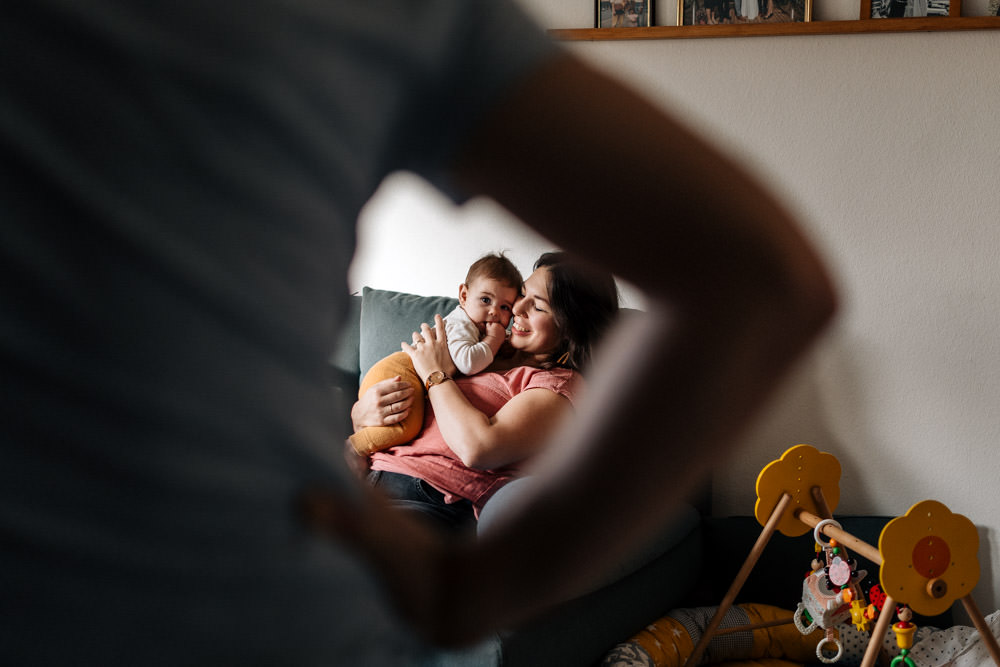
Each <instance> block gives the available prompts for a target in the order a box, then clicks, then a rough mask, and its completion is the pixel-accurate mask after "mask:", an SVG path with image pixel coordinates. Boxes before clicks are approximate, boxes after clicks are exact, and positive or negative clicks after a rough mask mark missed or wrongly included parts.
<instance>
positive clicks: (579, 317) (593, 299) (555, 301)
mask: <svg viewBox="0 0 1000 667" xmlns="http://www.w3.org/2000/svg"><path fill="white" fill-rule="evenodd" d="M542 267H544V268H546V269H548V271H549V305H550V306H551V307H552V315H553V317H554V318H555V323H556V327H558V329H559V331H560V333H562V334H563V341H562V343H560V344H559V347H558V348H557V349H556V350H555V351H554V352H553V353H552V354H551V355H550V356H549V360H548V362H547V365H548V364H551V365H552V366H562V367H564V368H571V369H573V370H576V371H579V370H581V369H583V368H585V367H586V366H587V365H588V364H589V363H590V358H591V356H592V355H593V352H594V347H595V346H596V345H597V343H598V342H599V341H600V339H601V337H602V336H603V335H604V332H605V331H607V329H608V327H609V326H610V325H611V323H612V322H614V320H615V318H616V317H617V315H618V286H617V285H616V284H615V279H614V276H612V275H611V274H610V273H608V272H607V271H604V270H602V269H598V268H595V267H594V266H591V265H589V264H584V263H583V262H581V261H580V260H578V259H576V258H575V257H573V256H572V255H570V254H569V253H566V252H547V253H545V254H543V255H542V256H541V257H539V258H538V261H537V262H535V267H534V268H535V269H539V268H542Z"/></svg>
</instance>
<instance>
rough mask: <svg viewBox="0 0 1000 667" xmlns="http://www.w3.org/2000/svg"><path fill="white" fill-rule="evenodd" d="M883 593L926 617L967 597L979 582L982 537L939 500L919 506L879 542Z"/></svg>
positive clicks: (889, 527)
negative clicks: (979, 554) (979, 556)
mask: <svg viewBox="0 0 1000 667" xmlns="http://www.w3.org/2000/svg"><path fill="white" fill-rule="evenodd" d="M878 550H879V553H880V554H881V556H882V572H881V575H880V577H879V579H880V583H881V584H882V590H883V591H885V593H886V595H890V596H892V598H893V599H894V600H898V601H901V602H905V603H906V604H907V605H909V606H910V607H912V608H913V610H914V611H916V612H917V613H920V614H924V615H925V616H936V615H937V614H941V613H943V612H945V611H947V610H948V608H949V607H951V605H952V603H953V602H954V601H955V600H957V599H959V598H964V597H965V596H966V595H969V594H970V593H971V592H972V589H973V588H975V586H976V582H978V581H979V558H978V557H977V556H976V552H977V551H978V550H979V533H978V532H977V531H976V526H975V525H974V524H973V523H972V522H971V521H969V520H968V519H967V518H965V517H964V516H962V515H961V514H954V513H952V511H951V510H949V509H948V508H947V507H945V506H944V505H942V504H941V503H939V502H937V501H936V500H925V501H923V502H920V503H917V504H916V505H914V506H913V507H911V508H910V509H909V511H908V512H907V513H906V514H905V515H903V516H901V517H897V518H895V519H893V520H892V521H890V522H889V523H888V524H886V526H885V528H883V529H882V534H881V535H880V536H879V538H878Z"/></svg>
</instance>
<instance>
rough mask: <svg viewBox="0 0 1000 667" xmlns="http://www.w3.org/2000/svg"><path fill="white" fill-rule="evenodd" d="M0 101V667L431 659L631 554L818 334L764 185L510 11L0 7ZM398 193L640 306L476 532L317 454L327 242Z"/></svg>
mask: <svg viewBox="0 0 1000 667" xmlns="http://www.w3.org/2000/svg"><path fill="white" fill-rule="evenodd" d="M0 90H2V93H0V255H2V256H0V275H2V280H0V355H2V356H3V373H0V385H2V388H3V400H2V401H0V410H2V419H0V540H2V548H0V591H2V593H3V594H2V595H0V615H2V617H3V619H4V622H3V624H0V663H4V664H18V665H29V664H67V663H69V662H72V663H73V664H77V665H85V664H98V665H109V664H147V665H148V664H167V665H178V664H294V665H310V664H323V665H329V664H365V665H378V664H391V665H404V664H411V663H412V664H420V663H424V662H427V661H429V660H433V659H434V656H435V655H436V650H437V649H436V648H435V645H440V644H448V645H452V644H460V643H463V642H467V641H471V640H473V639H474V638H476V637H478V636H481V635H482V634H483V633H484V632H486V631H488V630H490V629H492V628H497V627H503V626H508V625H510V624H512V623H516V622H519V621H522V620H523V619H525V618H527V617H529V616H530V615H531V614H532V613H533V612H536V611H537V610H539V609H541V608H544V607H545V606H548V605H550V604H552V603H553V602H555V601H558V600H560V599H564V598H565V597H566V596H568V595H572V594H573V592H574V591H576V590H579V588H580V587H581V586H583V585H585V582H586V581H587V580H588V579H589V578H590V577H592V576H594V575H595V574H596V573H597V572H599V571H601V570H602V569H603V568H604V567H606V566H607V565H608V564H609V563H611V562H612V561H614V559H616V558H618V557H620V556H621V555H622V554H623V553H625V552H626V551H627V550H629V549H631V548H633V547H634V546H635V545H637V544H639V543H641V541H642V539H643V537H644V536H646V535H647V534H649V533H650V532H651V531H653V530H655V529H656V527H657V526H659V525H661V524H662V522H663V521H664V520H665V519H666V518H667V517H668V516H669V514H670V512H671V510H672V508H673V507H675V506H676V503H678V502H679V501H680V500H681V499H682V498H683V497H684V495H685V494H686V493H687V492H688V491H689V490H690V489H691V487H692V485H693V484H694V483H695V481H696V480H698V479H700V478H701V477H702V476H703V475H704V474H705V473H706V472H707V471H708V470H709V468H710V467H711V466H713V465H720V464H721V462H723V461H724V460H725V455H726V454H727V453H728V452H729V451H730V449H731V448H732V446H733V445H734V443H735V442H737V440H738V438H739V436H740V435H741V434H742V433H743V432H744V429H745V428H746V427H747V426H748V424H749V423H750V421H751V419H752V417H754V415H756V414H757V413H758V411H759V410H760V409H761V407H762V406H763V404H764V402H765V400H766V399H767V397H768V396H769V395H770V394H771V393H772V391H773V390H774V389H775V387H776V386H777V385H778V383H779V381H780V380H781V378H782V377H783V376H785V374H786V373H787V371H788V370H789V369H790V367H791V366H792V365H793V364H794V363H795V362H796V361H797V360H798V359H800V357H801V356H802V354H803V353H804V352H805V351H806V350H807V349H808V348H809V346H810V344H811V343H812V342H813V341H814V340H815V339H816V338H817V336H818V335H819V334H820V332H821V331H822V330H823V329H824V326H825V325H826V324H827V322H828V321H829V320H830V318H831V316H832V313H833V312H834V310H835V297H834V294H833V289H832V287H831V281H830V279H829V277H828V275H827V273H826V271H825V270H824V268H823V266H822V263H821V261H820V260H819V259H818V258H817V254H816V252H815V251H814V249H813V248H812V246H811V245H810V243H809V242H808V241H807V240H806V239H805V238H804V237H803V234H802V233H801V231H800V230H799V229H798V227H797V226H796V224H795V222H794V221H793V220H792V219H791V218H790V216H789V214H788V213H787V211H786V210H785V209H784V208H783V207H782V206H781V205H780V204H779V203H778V202H776V201H775V199H774V198H773V197H772V196H771V195H770V194H768V193H767V191H766V190H765V189H764V188H762V187H761V186H760V185H759V184H757V183H755V182H754V181H753V180H752V178H751V177H749V176H748V175H747V173H746V172H745V171H744V170H743V169H741V168H740V167H739V166H737V165H736V164H734V163H733V162H732V161H731V160H729V159H728V158H726V157H725V156H723V155H721V154H720V153H719V151H717V150H715V149H714V148H712V147H711V146H710V145H707V144H706V143H705V142H704V141H702V140H701V139H700V138H699V137H697V136H696V135H694V134H692V133H691V132H689V131H688V130H686V129H685V128H684V127H682V126H681V125H680V124H679V123H678V122H677V121H676V120H675V119H672V118H670V117H669V116H667V115H665V114H664V113H663V112H662V111H660V110H659V109H657V108H656V107H655V106H653V105H651V104H649V103H648V102H646V101H644V100H643V99H642V98H641V97H640V96H638V95H637V94H636V93H634V92H632V91H630V90H628V89H627V88H625V87H624V86H622V85H620V84H618V83H616V82H615V81H614V80H612V79H610V78H608V77H607V76H605V75H603V74H600V73H598V72H597V71H595V70H594V69H592V68H591V67H588V66H587V65H585V64H584V63H583V62H581V61H580V60H578V59H576V58H574V57H573V56H572V55H571V54H568V53H567V52H565V51H564V50H562V49H560V48H559V47H558V46H556V45H554V44H553V43H551V42H550V40H548V39H547V38H546V36H545V35H544V34H543V33H541V32H540V31H539V30H538V29H537V28H536V27H534V26H533V25H532V24H531V22H530V21H529V20H527V19H526V18H525V17H524V16H523V15H522V13H521V12H520V11H519V10H517V9H516V8H515V7H514V6H513V5H511V4H510V3H508V2H503V1H500V0H496V1H492V2H462V3H456V2H451V1H447V2H446V1H439V0H425V1H423V2H419V3H416V2H412V1H411V0H392V1H390V0H375V1H374V2H370V3H367V4H366V6H365V10H364V11H361V12H359V11H345V10H344V8H343V6H342V5H341V4H340V3H333V2H326V1H320V0H299V1H297V2H287V1H285V2H279V1H273V2H271V1H267V0H251V1H250V2H240V3H230V2H218V3H202V2H193V1H191V0H180V1H176V0H175V1H173V2H169V3H167V2H158V1H153V0H150V1H149V2H138V3H136V2H124V1H120V0H94V1H92V2H86V3H81V2H76V1H75V0H36V1H35V2H31V3H5V4H4V5H3V9H2V10H0ZM623 116H627V117H628V118H629V119H630V122H632V123H634V124H635V125H637V126H640V127H642V128H643V132H641V133H633V134H624V135H623V134H620V133H608V132H607V131H606V129H607V127H609V126H612V125H614V124H615V123H617V122H618V119H620V118H621V117H623ZM396 170H410V171H413V172H415V173H417V174H420V175H422V176H423V177H425V178H427V179H428V180H430V181H431V182H433V183H435V184H437V185H438V186H439V187H440V188H441V189H442V190H443V191H445V192H447V193H449V194H450V195H451V196H452V197H453V198H454V199H455V200H456V201H462V200H463V199H464V198H466V197H471V196H478V195H488V196H490V197H492V198H494V199H495V200H496V201H498V202H499V203H501V204H502V205H504V206H505V207H506V208H508V209H509V210H510V211H512V212H513V213H514V214H515V215H517V216H518V217H519V218H520V219H522V220H523V221H525V222H526V223H528V224H529V225H531V226H532V227H533V228H534V229H535V230H537V231H538V232H540V233H541V234H543V235H545V236H547V237H548V238H549V239H550V240H551V241H552V242H553V243H554V244H556V245H558V246H560V247H562V248H565V249H566V250H569V251H572V252H574V253H576V254H578V255H580V256H582V257H585V258H588V259H589V260H590V261H592V262H593V263H595V264H598V265H600V266H602V267H603V268H605V269H606V270H609V271H612V272H614V273H615V274H617V275H618V276H619V277H621V278H623V279H625V280H627V281H629V282H631V283H632V284H634V285H635V286H637V287H638V288H640V289H641V290H642V291H643V292H644V293H645V295H646V297H647V303H648V313H647V316H646V317H643V318H635V319H634V320H631V321H630V322H629V323H628V324H626V325H624V328H622V329H620V330H618V331H616V332H613V333H612V335H611V340H609V341H608V344H607V345H605V347H604V349H603V350H602V351H601V352H600V353H599V354H598V358H597V359H596V362H595V366H594V368H593V370H592V372H591V378H592V379H591V382H590V386H592V387H594V388H596V390H595V391H593V392H590V393H589V394H588V396H587V397H584V404H581V406H580V408H579V414H580V418H579V419H576V420H573V423H572V425H570V426H569V427H568V428H567V430H564V431H561V432H560V433H559V434H558V435H557V436H555V438H554V440H553V442H552V444H551V446H550V447H549V448H548V449H547V452H548V454H546V455H543V456H541V457H540V459H539V460H538V462H537V466H536V467H535V469H534V471H533V472H534V477H533V479H534V480H536V485H535V489H536V492H535V493H528V494H526V495H525V496H523V502H522V504H521V505H520V507H518V506H516V505H515V506H512V507H511V509H510V512H509V514H508V516H507V518H506V520H504V521H500V522H499V523H498V524H497V525H496V526H495V530H492V531H491V532H490V534H489V536H488V537H484V538H482V539H479V540H468V541H458V542H445V541H442V540H441V539H440V538H438V537H437V536H436V535H434V534H431V533H428V532H426V531H425V530H423V529H422V528H421V527H420V526H419V525H417V524H415V523H413V522H412V521H409V520H408V519H406V518H404V517H401V516H400V515H399V514H397V513H395V512H392V511H390V510H389V509H387V507H386V504H385V503H384V502H382V501H381V500H380V499H379V498H378V497H377V495H375V493H374V491H371V490H369V489H365V488H364V487H363V486H361V485H359V484H358V482H357V481H356V480H355V478H354V477H353V476H352V474H351V473H350V472H349V471H348V470H347V466H346V464H345V462H344V461H343V458H342V455H341V454H342V450H341V446H340V445H339V444H333V443H336V442H337V438H336V434H333V433H332V428H331V426H330V424H331V423H333V422H334V419H333V417H332V415H333V414H334V413H333V411H334V410H335V409H336V408H335V407H334V406H331V405H330V404H329V403H330V398H329V392H328V389H327V387H326V384H325V369H326V360H327V355H328V353H329V350H330V349H331V345H332V344H333V343H334V342H335V340H336V337H337V335H338V332H339V330H340V325H341V323H342V321H343V320H344V313H345V311H346V307H347V294H348V291H347V287H346V276H347V269H348V265H349V262H350V261H351V257H352V254H353V252H354V242H355V231H354V226H355V222H356V218H357V215H358V212H359V210H360V209H361V207H362V205H363V204H364V203H365V202H366V201H367V200H368V198H369V197H370V196H371V195H372V193H373V192H374V191H375V190H376V188H377V187H378V185H379V184H380V183H381V181H382V180H383V178H384V177H385V176H386V175H387V174H389V173H391V172H393V171H396ZM608 171H611V172H612V173H628V174H630V179H631V186H632V187H633V188H634V189H635V190H636V191H638V192H642V193H643V196H641V197H630V198H627V199H621V198H608V197H604V198H602V197H600V196H595V191H594V188H593V183H594V178H595V174H600V173H606V172H608ZM720 180H723V181H725V182H726V183H728V184H729V186H730V187H729V188H728V191H727V195H726V196H725V197H720V196H719V194H718V188H717V187H716V184H717V183H718V182H719V181H720ZM427 261H428V262H429V263H432V262H433V261H434V258H433V257H428V258H427ZM653 435H655V437H653ZM609 498H613V499H614V502H608V499H609ZM401 549H405V550H406V553H407V558H405V559H398V558H395V555H396V554H398V553H399V552H400V550H401ZM484 573H488V576H486V575H485V574H484Z"/></svg>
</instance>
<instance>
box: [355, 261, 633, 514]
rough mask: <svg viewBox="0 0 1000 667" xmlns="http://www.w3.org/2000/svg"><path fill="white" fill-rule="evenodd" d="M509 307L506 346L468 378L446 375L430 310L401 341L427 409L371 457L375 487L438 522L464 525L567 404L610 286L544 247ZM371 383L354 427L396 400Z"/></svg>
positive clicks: (450, 370) (604, 317) (441, 340)
mask: <svg viewBox="0 0 1000 667" xmlns="http://www.w3.org/2000/svg"><path fill="white" fill-rule="evenodd" d="M513 313H514V317H513V322H512V325H511V336H510V347H511V348H512V349H513V354H511V355H509V356H507V357H505V358H501V359H498V360H497V361H496V362H494V364H493V365H492V366H491V367H490V368H489V369H487V371H485V372H483V373H480V374H478V375H474V376H470V377H460V378H455V377H454V375H455V365H454V362H453V361H452V359H451V355H450V354H449V352H448V346H447V340H446V338H445V335H444V327H443V326H441V322H440V317H439V316H438V317H436V318H435V320H436V324H437V326H435V327H434V328H431V327H430V326H428V325H427V324H423V325H422V326H421V331H420V332H419V333H414V335H413V345H407V346H405V349H406V351H407V353H408V354H409V355H410V357H411V358H412V359H413V364H414V368H415V369H416V371H417V374H418V375H419V376H420V378H421V380H423V381H424V382H425V383H426V384H427V387H428V391H427V397H428V400H429V401H430V405H431V408H432V411H431V413H430V414H429V416H428V418H427V420H426V421H425V423H424V427H423V429H422V430H421V433H420V435H419V436H418V437H417V438H416V439H415V440H414V441H413V442H411V443H410V444H407V445H402V446H397V447H392V448H390V449H388V450H385V451H382V452H377V453H375V454H373V455H372V456H371V470H372V472H371V473H370V475H369V479H370V481H371V482H372V484H373V485H374V486H375V487H376V488H379V489H381V490H383V491H384V492H385V493H386V494H387V495H388V496H389V497H390V498H393V499H394V501H395V503H396V504H397V505H398V506H400V507H404V508H407V509H410V510H413V511H416V512H420V513H421V514H422V515H424V516H426V517H428V518H430V519H432V520H434V521H435V522H436V523H438V524H439V525H440V526H442V527H444V528H446V529H448V530H457V531H463V530H467V529H472V528H473V527H474V526H475V521H476V517H477V516H478V512H479V510H480V509H481V508H482V506H483V504H484V503H485V502H486V500H488V499H489V497H490V496H491V495H492V494H493V493H495V492H496V491H497V490H498V489H499V488H500V487H502V486H503V485H504V484H506V483H507V482H509V481H511V480H512V479H514V478H515V477H516V475H517V473H518V470H519V467H520V465H521V464H523V463H525V462H526V461H527V460H528V459H530V458H531V457H532V455H534V454H535V453H537V452H538V451H539V450H540V448H541V447H542V445H543V444H544V443H545V442H546V440H547V438H548V437H549V436H550V435H551V433H552V431H553V430H554V429H555V427H556V426H557V425H558V424H559V422H560V421H561V420H562V419H563V418H565V417H566V415H567V414H568V413H569V412H570V410H571V406H572V403H573V400H574V397H575V396H576V395H577V393H578V392H579V389H580V371H581V369H583V368H585V367H586V365H587V363H588V362H589V361H590V358H591V354H592V352H593V349H594V346H595V345H596V343H597V341H598V340H599V339H600V337H601V335H602V334H603V333H604V331H605V330H606V329H607V328H608V326H609V325H610V324H611V322H612V321H613V320H614V318H615V316H616V315H617V313H618V292H617V288H616V287H615V282H614V278H612V276H611V275H610V274H607V273H603V272H599V271H596V272H595V271H594V270H592V269H590V268H588V269H586V270H585V269H584V268H583V267H582V266H581V265H579V264H576V263H574V262H573V260H572V259H571V258H570V256H568V255H567V254H566V253H546V254H544V255H542V256H541V257H540V258H539V260H538V261H537V262H536V263H535V270H534V272H533V273H532V274H531V276H530V277H529V278H528V279H527V280H526V281H525V282H524V286H523V289H522V292H521V296H520V297H519V299H518V300H517V302H516V303H515V304H514V308H513ZM373 390H374V388H373ZM373 390H372V391H369V392H368V394H366V395H365V396H363V397H362V399H361V400H360V401H359V402H358V404H356V406H355V410H354V411H352V416H353V417H354V419H355V424H354V425H355V428H360V427H362V426H371V425H382V424H385V423H386V419H385V418H384V417H383V414H384V411H382V410H379V409H378V408H379V406H381V407H385V406H387V405H389V406H391V405H393V403H396V404H397V405H399V403H398V400H397V398H398V397H397V396H391V395H388V394H383V395H382V396H379V395H378V394H373ZM369 394H371V395H370V396H369ZM366 405H367V406H369V407H370V408H371V409H367V408H366ZM406 405H408V403H407V404H406ZM399 409H400V411H402V410H403V407H400V408H399ZM396 414H397V415H399V413H396ZM397 418H401V417H392V419H397Z"/></svg>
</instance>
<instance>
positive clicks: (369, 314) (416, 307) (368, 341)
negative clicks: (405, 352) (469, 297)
mask: <svg viewBox="0 0 1000 667" xmlns="http://www.w3.org/2000/svg"><path fill="white" fill-rule="evenodd" d="M457 305H458V299H457V298H456V297H448V296H419V295H417V294H406V293H405V292H392V291H389V290H378V289H372V288H370V287H365V288H363V289H362V290H361V327H360V328H361V340H360V342H359V346H358V357H359V361H360V366H361V376H362V377H364V374H365V373H367V372H368V369H370V368H371V367H372V366H373V365H374V364H375V362H377V361H378V360H379V359H381V358H382V357H385V356H388V355H390V354H392V353H393V352H399V349H400V348H399V345H400V343H402V342H403V341H406V342H407V343H408V342H410V341H411V340H412V334H413V332H414V331H418V330H419V329H420V325H421V323H423V322H427V323H428V324H431V325H433V324H434V315H435V314H438V315H441V316H442V317H444V316H445V315H447V314H448V313H450V312H451V311H452V310H454V309H455V306H457Z"/></svg>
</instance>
